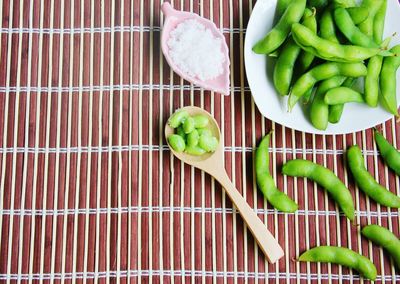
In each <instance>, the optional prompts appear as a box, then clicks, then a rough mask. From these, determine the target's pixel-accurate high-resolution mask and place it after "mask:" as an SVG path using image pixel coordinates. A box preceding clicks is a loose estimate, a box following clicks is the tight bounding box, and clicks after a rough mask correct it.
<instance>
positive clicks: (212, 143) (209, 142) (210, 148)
mask: <svg viewBox="0 0 400 284" xmlns="http://www.w3.org/2000/svg"><path fill="white" fill-rule="evenodd" d="M199 147H200V148H202V149H204V150H205V151H207V152H214V151H215V150H216V149H217V147H218V139H217V138H216V137H214V136H208V135H201V136H200V138H199Z"/></svg>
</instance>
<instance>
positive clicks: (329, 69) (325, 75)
mask: <svg viewBox="0 0 400 284" xmlns="http://www.w3.org/2000/svg"><path fill="white" fill-rule="evenodd" d="M366 74H367V68H366V67H365V65H364V64H362V63H339V62H327V63H324V64H321V65H318V66H316V67H314V68H313V69H311V70H310V71H308V72H307V73H305V74H303V75H302V76H301V77H300V78H299V79H298V80H297V81H296V83H295V84H294V85H293V88H292V91H291V92H290V95H289V100H288V108H289V111H291V110H292V108H293V107H294V106H295V104H296V103H297V101H298V100H299V99H300V98H301V97H302V96H303V95H304V94H305V93H306V92H307V91H308V90H309V89H310V88H312V87H313V86H314V85H315V83H317V82H318V81H322V80H326V79H329V78H331V77H334V76H339V75H340V76H346V77H361V76H365V75H366Z"/></svg>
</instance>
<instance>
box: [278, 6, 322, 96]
mask: <svg viewBox="0 0 400 284" xmlns="http://www.w3.org/2000/svg"><path fill="white" fill-rule="evenodd" d="M312 15H313V12H312V11H311V10H310V9H307V8H306V9H305V10H304V17H303V18H304V19H303V23H304V24H305V25H309V24H310V20H309V18H311V16H312ZM314 19H315V17H314ZM300 51H301V48H300V47H299V46H298V45H297V44H296V43H295V42H294V41H293V39H292V38H289V39H288V40H287V41H286V44H285V45H284V47H283V49H282V50H281V52H280V54H279V57H278V60H277V61H276V64H275V68H274V85H275V89H276V90H277V91H278V93H279V94H280V95H281V96H287V95H288V94H289V89H290V84H291V83H292V78H293V71H294V66H295V63H296V60H297V58H298V56H299V54H300Z"/></svg>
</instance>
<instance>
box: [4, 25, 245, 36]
mask: <svg viewBox="0 0 400 284" xmlns="http://www.w3.org/2000/svg"><path fill="white" fill-rule="evenodd" d="M161 30H162V29H161V27H158V26H153V25H151V26H114V27H90V28H89V27H83V28H28V27H21V28H1V29H0V34H50V35H53V34H66V35H71V34H72V35H73V34H85V33H90V34H95V33H111V32H115V33H121V32H122V33H125V32H126V33H132V32H160V31H161ZM220 30H221V31H222V32H223V33H227V34H228V33H231V34H238V33H245V32H246V29H243V28H222V29H220Z"/></svg>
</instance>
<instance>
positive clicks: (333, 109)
mask: <svg viewBox="0 0 400 284" xmlns="http://www.w3.org/2000/svg"><path fill="white" fill-rule="evenodd" d="M355 81H356V79H355V78H351V77H349V78H347V79H346V80H345V81H344V82H343V84H342V86H343V87H348V88H351V87H352V86H353V85H354V82H355ZM343 109H344V104H337V105H330V106H329V116H328V121H329V122H330V123H338V122H339V121H340V118H341V117H342V113H343Z"/></svg>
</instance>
